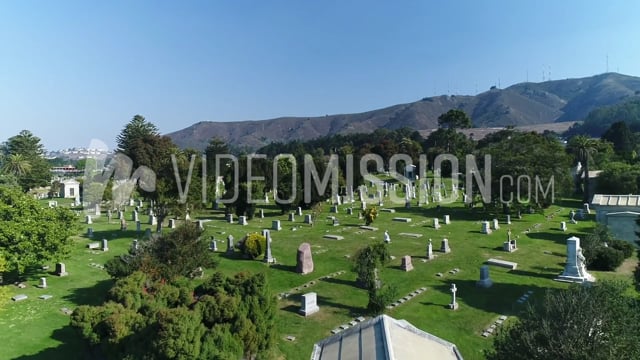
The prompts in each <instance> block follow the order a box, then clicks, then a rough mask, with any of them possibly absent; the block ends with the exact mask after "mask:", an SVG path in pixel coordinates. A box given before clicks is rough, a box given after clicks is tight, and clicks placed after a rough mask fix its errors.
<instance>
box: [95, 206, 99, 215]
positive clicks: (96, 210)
mask: <svg viewBox="0 0 640 360" xmlns="http://www.w3.org/2000/svg"><path fill="white" fill-rule="evenodd" d="M94 210H95V214H96V216H100V205H99V204H96V207H95V209H94Z"/></svg>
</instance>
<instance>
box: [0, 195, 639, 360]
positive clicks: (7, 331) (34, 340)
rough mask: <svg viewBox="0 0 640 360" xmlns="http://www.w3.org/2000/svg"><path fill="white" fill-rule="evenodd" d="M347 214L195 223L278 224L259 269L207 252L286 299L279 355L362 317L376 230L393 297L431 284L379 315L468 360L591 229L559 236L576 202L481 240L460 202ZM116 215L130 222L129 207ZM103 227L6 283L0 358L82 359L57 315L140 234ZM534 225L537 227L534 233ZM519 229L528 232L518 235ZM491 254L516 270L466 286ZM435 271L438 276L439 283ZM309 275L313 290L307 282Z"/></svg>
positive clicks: (585, 226) (93, 290)
mask: <svg viewBox="0 0 640 360" xmlns="http://www.w3.org/2000/svg"><path fill="white" fill-rule="evenodd" d="M355 205H357V204H354V206H355ZM347 207H348V206H347V205H343V206H341V207H340V213H339V214H337V215H336V216H337V217H338V218H339V219H340V223H341V226H338V227H334V226H332V225H331V224H330V222H329V221H328V220H326V216H328V215H329V214H328V210H329V206H325V213H323V214H322V215H321V216H319V218H318V220H317V221H316V224H315V225H314V226H309V225H305V224H302V220H303V218H302V217H296V221H295V222H290V221H287V216H286V214H285V215H280V212H279V210H277V209H276V208H275V207H268V206H265V207H264V209H265V218H264V219H258V218H256V219H253V220H251V221H250V222H249V225H247V226H241V225H238V224H227V223H226V222H225V221H224V214H223V213H222V212H221V211H212V212H207V213H204V214H201V216H199V217H201V218H204V219H209V220H211V221H208V222H206V223H205V229H206V230H205V237H206V238H209V237H210V236H214V237H215V238H216V239H220V240H224V239H226V237H227V236H228V235H229V234H232V235H233V236H234V238H235V239H236V241H238V240H240V239H241V238H242V237H243V236H244V235H245V234H246V233H249V232H259V231H261V230H262V229H264V228H270V227H271V221H272V220H275V219H280V220H281V222H282V227H283V229H282V231H279V232H277V231H272V232H271V236H272V239H273V243H272V249H273V250H272V252H273V256H274V257H276V258H277V260H278V263H277V264H276V265H272V266H267V265H266V264H264V263H262V262H261V261H259V260H255V261H251V260H244V259H240V258H239V257H238V258H235V257H230V258H228V257H226V256H224V255H223V254H224V251H225V250H226V240H225V241H221V242H220V243H218V250H219V252H218V253H216V254H214V255H212V256H217V257H219V258H220V266H219V270H221V271H223V272H225V273H229V274H231V273H235V272H238V271H264V272H266V273H267V275H268V277H269V280H270V286H271V288H272V289H273V291H274V293H276V294H279V293H284V292H287V293H290V296H288V297H287V298H284V299H282V300H280V301H279V303H278V307H279V309H280V311H279V313H278V319H277V327H278V331H279V335H280V340H279V342H278V344H277V349H276V352H277V353H279V354H280V357H281V358H283V359H308V358H309V355H310V353H311V350H312V346H313V343H315V342H317V341H319V340H321V339H323V338H325V337H327V336H329V335H331V333H330V330H331V329H334V328H336V327H338V326H339V325H341V324H345V323H348V322H349V321H351V320H352V319H353V318H355V317H357V316H359V315H363V314H364V312H365V308H366V305H367V301H368V300H367V294H366V292H365V291H364V290H362V289H359V288H356V287H355V286H354V280H355V274H354V273H352V272H351V271H350V268H351V263H350V259H349V258H348V256H350V255H352V254H353V253H354V252H355V251H356V250H357V249H358V248H360V247H362V246H364V245H366V244H368V243H370V242H372V241H379V240H382V239H383V233H384V231H385V230H388V231H389V234H390V235H391V239H392V243H391V244H390V252H391V254H392V255H393V256H395V260H393V261H392V262H391V264H390V265H389V266H387V267H386V268H385V269H382V270H381V271H380V277H381V280H382V281H383V282H386V283H392V284H395V285H396V286H397V287H398V290H399V293H400V297H402V296H404V295H406V294H407V293H409V292H411V291H413V290H415V289H417V288H420V287H427V288H428V290H427V291H426V292H424V293H422V294H420V295H418V296H416V297H414V298H413V299H411V300H410V301H407V302H406V303H404V304H402V305H400V306H398V307H396V308H394V309H392V310H388V311H387V313H388V314H389V315H391V316H393V317H395V318H399V319H406V320H408V321H409V322H411V323H412V324H414V325H415V326H417V327H418V328H420V329H422V330H425V331H427V332H430V333H432V334H434V335H436V336H439V337H442V338H444V339H445V340H447V341H450V342H453V343H455V344H456V345H457V346H458V348H459V349H460V351H461V353H462V355H463V356H464V357H465V359H481V358H483V356H482V351H483V350H484V349H487V348H489V347H491V345H492V340H491V338H483V337H481V336H480V334H481V332H482V329H483V328H486V327H487V326H488V325H490V324H491V322H492V321H493V320H495V318H497V316H499V315H501V314H505V315H516V314H517V313H518V311H519V310H520V309H522V308H523V306H526V305H521V304H518V303H516V300H517V299H518V298H519V297H520V296H521V295H522V294H524V293H525V292H527V291H530V290H531V291H533V292H534V293H533V298H535V297H536V296H540V295H542V294H543V293H544V290H545V289H547V288H552V287H566V286H567V285H566V284H565V283H560V282H556V281H553V278H554V277H555V276H557V275H558V274H559V273H560V272H562V269H563V266H564V261H565V252H566V249H565V247H566V246H565V240H566V238H568V237H569V236H571V235H574V234H575V235H578V236H581V235H582V234H583V233H584V232H588V231H590V230H591V228H592V227H593V225H594V223H593V215H591V217H590V219H589V221H581V222H580V223H579V224H577V225H569V230H568V231H567V232H566V233H563V232H561V231H560V230H559V228H560V222H561V221H566V220H568V217H569V215H568V214H569V210H570V209H571V208H578V207H579V202H578V201H575V202H573V201H565V202H562V203H560V204H559V205H554V206H552V207H551V208H549V209H547V210H546V211H545V214H544V215H541V214H527V215H523V218H522V219H521V220H519V219H517V218H516V216H512V224H511V225H506V224H505V223H504V217H503V216H499V218H500V220H501V229H499V230H497V231H494V232H493V233H492V234H490V235H485V234H482V233H480V230H481V221H482V220H491V219H493V218H494V217H495V216H494V215H492V214H488V213H484V212H483V210H482V209H481V208H476V209H467V208H464V207H463V205H462V204H461V203H456V204H452V205H451V206H443V207H442V208H441V209H440V210H437V209H436V207H435V206H434V205H433V204H431V205H428V206H426V207H421V208H417V207H412V208H410V209H405V208H404V207H403V206H402V207H395V210H396V213H387V212H380V213H379V217H378V219H376V220H375V222H374V223H373V224H372V226H375V227H377V228H378V229H379V230H377V231H368V230H362V229H360V228H359V226H360V225H362V224H363V222H362V221H359V220H358V215H357V210H356V209H354V215H346V211H345V210H346V208H347ZM445 214H449V215H450V216H451V224H450V225H444V221H443V220H442V219H443V215H445ZM332 215H334V214H332ZM551 215H552V217H550V216H551ZM125 216H126V217H127V220H130V216H131V212H130V210H129V212H127V213H126V215H125ZM394 217H410V218H411V219H412V221H411V222H410V223H400V222H394V221H392V219H393V218H394ZM434 217H438V218H439V219H440V224H441V225H442V227H441V228H440V229H439V230H435V229H434V228H433V227H432V225H431V224H432V219H433V218H434ZM83 220H84V219H83ZM141 220H143V221H144V220H147V216H144V215H141ZM79 221H80V220H79ZM106 222H107V219H106V216H102V217H101V218H99V219H96V220H95V221H94V224H93V225H86V224H85V225H83V230H82V235H80V236H78V237H76V238H75V243H76V246H75V248H74V251H73V253H72V254H71V256H70V257H69V258H68V259H65V260H64V261H63V262H65V263H66V266H67V271H68V272H69V276H67V277H56V276H54V275H53V274H51V273H49V272H45V271H36V270H32V271H30V272H28V273H27V274H26V279H27V280H26V283H27V284H28V288H26V289H18V288H17V287H15V286H13V285H11V291H12V293H13V294H18V293H23V294H26V295H28V296H29V298H28V299H27V300H24V301H21V302H18V303H14V302H11V303H9V304H8V305H6V306H5V309H4V310H2V311H0V329H2V330H3V331H1V332H0V344H2V345H0V349H1V350H0V358H1V359H70V358H81V357H82V354H83V353H84V352H85V347H84V344H83V342H82V341H81V340H80V339H79V336H78V335H77V334H75V333H74V332H73V330H72V329H71V328H70V326H69V316H67V315H64V314H63V313H62V312H61V311H60V309H61V308H62V307H67V308H70V309H73V308H75V307H76V306H77V305H81V304H100V303H101V302H102V301H103V300H104V296H105V293H106V291H107V290H108V289H109V287H110V285H111V284H112V282H111V280H110V279H109V277H108V275H107V274H106V272H105V271H104V270H100V269H99V268H96V267H94V266H92V265H91V263H98V264H103V263H104V262H105V261H106V260H108V259H109V258H111V257H112V256H114V255H117V254H121V253H124V252H126V251H127V249H128V248H129V246H130V245H131V242H132V239H134V238H136V237H137V234H136V231H135V224H133V222H129V227H128V228H129V229H130V230H128V231H126V232H121V231H120V230H119V224H118V221H117V220H116V219H115V214H114V220H113V222H112V224H107V223H106ZM535 224H539V225H538V226H537V227H535V228H534V225H535ZM89 226H91V227H93V229H94V237H93V239H88V238H87V237H86V235H85V234H86V228H87V227H89ZM147 227H151V226H149V225H143V230H144V229H146V228H147ZM508 228H511V231H512V237H514V238H517V240H518V248H519V250H518V251H516V252H514V253H507V252H504V251H502V250H501V249H502V243H503V242H504V241H505V240H506V238H507V229H508ZM527 229H531V231H530V232H528V233H525V230H527ZM402 232H407V233H419V234H423V236H422V237H421V238H411V237H405V236H401V235H399V234H400V233H402ZM324 234H336V235H341V236H344V240H339V241H338V240H328V239H324V238H322V236H323V235H324ZM140 235H142V234H140ZM102 238H106V239H108V240H109V247H110V251H109V252H102V251H90V250H88V249H87V244H88V243H89V242H92V241H99V240H101V239H102ZM429 238H431V239H432V240H433V244H434V250H435V252H436V254H437V255H438V257H437V258H436V259H434V260H432V261H429V262H423V261H422V259H424V257H425V255H426V245H427V242H428V239H429ZM443 238H447V239H449V244H450V247H451V249H452V252H451V253H449V254H440V253H438V252H437V250H438V248H439V246H440V241H441V240H442V239H443ZM303 242H309V243H310V244H311V247H312V251H313V261H314V265H315V269H314V272H313V273H311V274H307V275H300V274H297V273H295V265H296V250H297V248H298V246H299V245H300V244H301V243H303ZM404 255H411V256H412V257H413V266H414V270H413V271H411V272H404V271H403V270H401V269H400V261H401V257H402V256H404ZM488 258H500V259H505V260H509V261H515V262H517V263H518V268H517V270H513V271H509V270H507V269H504V268H498V267H495V266H491V267H490V268H491V277H492V279H493V282H494V285H493V287H491V288H489V289H482V288H477V287H476V286H475V282H476V280H478V277H479V268H480V266H481V265H482V264H483V263H484V261H485V260H487V259H488ZM48 265H50V266H51V271H52V270H53V268H54V267H55V266H54V265H55V264H48ZM453 268H459V269H460V272H458V273H456V274H450V273H449V272H448V271H449V270H451V269H453ZM340 270H345V271H346V272H345V273H343V274H341V275H338V276H335V277H333V278H328V279H321V278H324V277H325V275H328V274H331V273H335V272H337V271H340ZM212 271H213V270H207V271H206V275H210V274H211V273H212ZM436 273H442V274H443V275H444V276H442V277H438V276H436ZM594 275H595V276H596V277H597V278H605V277H607V278H608V277H612V276H616V275H613V274H601V273H598V272H594ZM43 276H44V277H47V278H48V285H49V288H48V289H40V288H37V287H35V285H37V283H38V279H39V278H40V277H43ZM619 276H628V275H627V274H625V275H619ZM313 280H315V284H313V285H308V286H307V287H305V286H304V285H305V284H308V283H309V282H310V281H313ZM451 283H455V284H456V286H457V287H458V289H459V290H458V294H457V295H458V302H459V304H460V308H459V310H457V311H451V310H448V309H446V305H447V304H448V303H449V302H450V299H451V293H450V292H449V287H450V284H451ZM296 289H297V290H296ZM309 291H314V292H316V293H317V294H318V305H319V306H320V312H319V313H316V314H314V315H312V316H310V317H308V318H304V317H302V316H300V315H299V314H298V309H299V307H300V295H301V294H303V293H306V292H309ZM41 294H50V295H53V298H52V299H49V300H40V299H38V296H39V295H41ZM288 335H292V336H295V338H296V339H295V340H294V341H288V340H286V339H285V337H286V336H288Z"/></svg>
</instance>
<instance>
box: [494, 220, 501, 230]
mask: <svg viewBox="0 0 640 360" xmlns="http://www.w3.org/2000/svg"><path fill="white" fill-rule="evenodd" d="M498 229H500V223H499V222H498V219H493V230H498Z"/></svg>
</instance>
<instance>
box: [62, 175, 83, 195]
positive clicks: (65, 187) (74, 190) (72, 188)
mask: <svg viewBox="0 0 640 360" xmlns="http://www.w3.org/2000/svg"><path fill="white" fill-rule="evenodd" d="M60 197H63V198H74V199H79V198H80V183H79V182H78V181H76V180H75V179H68V180H63V181H61V182H60Z"/></svg>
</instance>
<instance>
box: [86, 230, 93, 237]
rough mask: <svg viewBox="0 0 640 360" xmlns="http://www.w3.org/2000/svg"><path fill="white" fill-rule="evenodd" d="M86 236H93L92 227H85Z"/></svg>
mask: <svg viewBox="0 0 640 360" xmlns="http://www.w3.org/2000/svg"><path fill="white" fill-rule="evenodd" d="M87 236H88V237H90V238H92V237H93V228H87Z"/></svg>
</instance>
